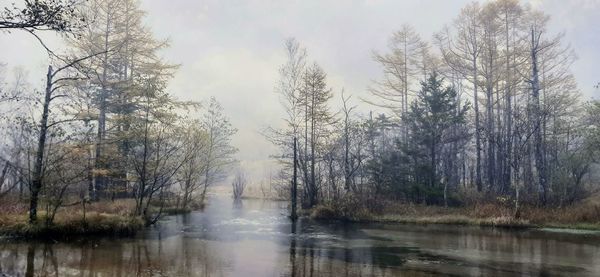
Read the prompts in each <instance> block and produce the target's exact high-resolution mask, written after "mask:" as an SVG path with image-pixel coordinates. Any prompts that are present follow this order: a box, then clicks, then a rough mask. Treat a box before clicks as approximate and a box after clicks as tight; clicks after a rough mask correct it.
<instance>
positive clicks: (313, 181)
mask: <svg viewBox="0 0 600 277" xmlns="http://www.w3.org/2000/svg"><path fill="white" fill-rule="evenodd" d="M550 20H551V18H550V17H549V16H548V15H546V14H544V13H543V12H541V11H539V10H536V9H533V8H532V7H531V6H529V5H526V4H522V3H520V2H519V1H513V0H496V1H490V2H485V3H478V2H473V3H471V4H468V5H466V6H465V7H463V8H462V9H461V12H460V14H458V15H456V17H455V19H454V20H453V21H452V22H448V23H447V24H446V25H445V26H444V27H443V28H442V29H441V30H439V32H437V33H436V34H435V35H434V36H433V37H432V38H431V39H425V38H423V37H421V35H420V34H418V33H417V32H416V31H415V29H414V28H413V27H412V26H410V25H407V24H405V25H402V27H401V28H400V29H399V30H398V31H396V32H395V33H393V34H391V35H390V38H389V43H388V49H387V50H386V51H381V52H380V51H374V52H373V53H372V58H373V61H374V62H375V63H377V64H378V65H379V68H380V70H381V75H380V76H381V77H380V78H379V79H377V80H375V81H374V82H373V83H372V85H371V86H370V87H369V88H368V90H369V92H370V94H371V96H372V97H370V98H368V99H353V98H352V96H351V95H350V94H348V93H345V92H344V89H340V88H337V89H334V88H331V87H330V86H329V85H328V84H327V74H326V72H325V70H324V69H323V68H322V67H321V66H319V64H318V63H317V62H313V61H311V60H310V58H309V55H308V52H309V51H308V50H307V49H306V48H304V47H303V46H302V44H301V43H300V42H299V41H297V40H295V39H289V40H287V41H286V42H285V47H284V49H285V53H286V54H287V62H286V63H285V64H283V65H281V67H280V81H279V83H278V84H277V86H276V91H277V93H279V94H280V98H281V104H282V105H283V107H284V108H285V111H286V117H285V123H286V127H285V128H271V129H269V130H268V132H267V137H268V138H270V139H271V141H273V143H275V144H276V145H278V147H279V148H280V153H279V154H278V155H277V157H278V158H279V160H280V162H281V164H282V165H283V168H282V170H281V172H280V174H279V175H280V180H281V181H280V184H279V187H280V191H281V193H282V194H290V193H289V191H292V193H291V195H292V198H293V199H297V198H296V196H295V193H299V195H298V196H297V197H298V199H299V201H300V206H301V207H302V209H308V210H311V209H314V208H315V207H317V209H316V211H313V214H312V215H313V216H314V217H323V218H331V217H333V218H340V219H350V220H356V219H358V220H361V219H364V218H365V217H367V218H369V214H372V213H375V214H381V213H384V212H386V211H387V212H391V213H402V211H403V210H407V208H406V207H397V206H398V204H399V203H401V204H408V206H409V207H411V208H408V210H411V209H412V210H414V209H415V208H414V207H415V205H416V207H426V206H442V207H467V209H465V210H460V211H459V212H458V213H463V214H468V215H469V216H477V217H490V216H492V217H493V216H497V217H500V218H504V219H505V221H508V222H507V224H511V223H510V222H513V221H514V220H517V221H516V222H515V223H518V222H522V221H518V220H519V219H520V218H521V217H522V210H523V208H522V207H527V208H532V209H533V210H532V209H528V213H527V215H525V216H524V217H526V220H528V219H533V220H535V221H538V223H542V222H539V221H562V220H565V221H570V222H572V221H576V220H581V221H589V222H596V221H597V220H598V216H599V214H598V213H597V208H596V207H597V206H594V205H588V206H582V205H578V204H580V203H581V202H582V200H584V199H588V198H589V197H591V196H593V195H595V193H597V191H598V182H597V180H598V179H597V177H594V173H597V171H598V167H597V162H598V158H599V157H600V156H599V146H600V140H599V139H600V132H599V131H600V128H599V127H600V124H599V122H600V120H599V115H600V103H599V102H598V101H597V100H592V99H587V98H585V97H584V96H583V95H582V94H581V92H580V90H579V89H578V86H577V82H576V80H575V77H574V76H573V74H572V73H571V70H570V68H571V65H572V63H573V62H574V61H575V59H576V55H575V53H574V51H573V50H572V49H571V48H570V46H569V44H568V42H566V41H564V34H562V33H551V32H549V31H548V29H547V25H548V22H549V21H550ZM332 103H340V104H338V105H337V106H340V107H341V108H340V109H337V110H336V109H335V108H333V107H334V106H333V105H332ZM357 105H369V106H370V107H372V108H379V110H381V111H383V112H381V113H374V112H370V113H368V114H364V113H360V112H358V111H357V110H358V109H357ZM596 176H597V175H596ZM290 180H295V181H290ZM586 202H590V201H586ZM292 203H295V202H292ZM292 205H294V204H292ZM574 207H576V208H574ZM471 208H474V209H475V211H476V212H474V213H473V212H472V211H471V212H468V211H467V210H473V209H471ZM555 208H558V209H559V210H560V212H558V213H560V214H562V216H561V217H558V218H557V217H554V216H550V215H549V214H552V213H556V211H557V210H556V209H555ZM422 210H423V211H419V209H418V208H417V211H416V212H415V213H416V214H415V216H416V217H421V216H424V215H431V214H430V212H428V211H427V209H422ZM477 211H480V212H477ZM421 212H422V213H421ZM445 213H446V212H443V211H442V214H445ZM539 213H546V214H547V215H548V216H542V215H539ZM473 214H475V215H473ZM400 220H401V221H403V220H406V219H400ZM461 220H462V219H461ZM409 221H412V220H409ZM450 221H452V220H450ZM546 223H547V222H546Z"/></svg>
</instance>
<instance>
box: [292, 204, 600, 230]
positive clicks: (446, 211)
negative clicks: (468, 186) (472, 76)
mask: <svg viewBox="0 0 600 277" xmlns="http://www.w3.org/2000/svg"><path fill="white" fill-rule="evenodd" d="M304 214H305V215H309V216H310V217H311V218H313V219H315V220H340V221H347V222H377V223H398V224H446V225H472V226H489V227H502V228H522V229H525V228H564V229H581V230H600V206H599V205H596V204H591V203H584V204H580V205H576V206H568V207H563V208H540V207H522V208H521V209H520V212H519V216H518V217H516V216H515V213H514V210H513V209H511V208H510V207H506V206H503V205H499V204H481V205H472V206H467V207H449V208H445V207H439V206H427V205H415V204H394V205H393V206H390V207H389V208H386V209H385V210H384V211H382V212H380V213H373V212H369V211H368V209H365V208H363V209H361V208H357V209H354V210H353V209H340V208H332V207H330V206H326V205H325V206H317V207H315V208H313V209H312V210H310V211H304Z"/></svg>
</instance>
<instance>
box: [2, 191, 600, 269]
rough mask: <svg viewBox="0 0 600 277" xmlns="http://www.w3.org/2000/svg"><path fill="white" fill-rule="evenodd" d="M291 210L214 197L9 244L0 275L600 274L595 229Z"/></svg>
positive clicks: (599, 242)
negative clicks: (190, 207)
mask: <svg viewBox="0 0 600 277" xmlns="http://www.w3.org/2000/svg"><path fill="white" fill-rule="evenodd" d="M285 211H286V203H284V202H273V201H261V200H244V201H243V202H242V203H237V204H236V203H233V202H232V200H231V199H229V198H227V197H212V198H211V199H210V203H209V205H208V207H207V208H206V209H205V210H204V212H194V213H191V214H188V215H181V216H174V217H168V218H165V220H163V221H162V222H160V225H159V226H158V227H155V228H152V229H149V230H147V231H146V232H144V233H143V234H141V235H140V236H139V237H138V238H131V239H102V240H86V241H78V242H70V243H62V242H61V243H58V242H53V243H39V242H38V243H26V242H8V241H3V242H0V276H600V236H599V235H597V234H569V233H559V232H548V231H539V230H532V231H519V232H516V231H508V230H498V229H491V228H474V227H458V226H415V225H393V224H341V223H328V224H324V223H316V222H313V221H310V220H300V221H299V222H298V223H297V224H291V223H290V221H289V220H288V219H287V218H286V217H285V214H284V213H285ZM2 274H5V275H2Z"/></svg>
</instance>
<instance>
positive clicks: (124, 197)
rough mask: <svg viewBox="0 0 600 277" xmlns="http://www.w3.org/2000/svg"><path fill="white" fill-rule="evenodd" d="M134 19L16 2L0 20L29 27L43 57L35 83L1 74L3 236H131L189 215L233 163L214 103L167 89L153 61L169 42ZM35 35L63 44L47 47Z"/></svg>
mask: <svg viewBox="0 0 600 277" xmlns="http://www.w3.org/2000/svg"><path fill="white" fill-rule="evenodd" d="M143 17H144V12H143V11H142V10H141V9H140V7H139V1H135V0H108V1H105V0H93V1H84V2H80V1H59V0H56V1H55V0H51V1H37V0H36V1H25V7H24V9H22V10H21V9H19V8H16V7H15V8H13V9H11V8H7V9H5V10H3V12H2V13H0V28H1V29H2V31H5V32H13V31H14V32H16V31H24V32H28V33H30V34H31V35H32V36H33V37H35V38H36V39H37V42H39V47H42V48H44V49H45V50H46V51H47V53H48V65H47V73H46V74H45V77H46V78H45V80H44V87H41V88H35V87H32V86H31V85H30V84H28V83H26V78H25V74H26V73H25V72H24V71H23V70H21V71H19V70H17V71H16V72H13V73H14V74H12V75H11V74H9V72H8V70H6V71H0V77H2V80H3V81H2V83H1V84H2V87H0V91H1V92H2V95H1V97H2V98H1V100H0V101H1V102H2V104H3V107H4V108H3V111H2V114H1V120H2V132H3V137H4V139H3V143H2V154H1V156H0V160H1V163H2V173H1V176H0V188H1V190H0V199H1V201H2V202H3V208H2V209H3V210H2V220H0V222H2V221H4V222H2V224H0V226H2V227H3V229H5V231H6V232H9V233H11V232H16V233H24V234H25V235H27V234H31V235H36V234H37V233H38V232H39V233H45V232H50V233H51V232H56V231H61V230H62V231H64V230H63V229H64V228H70V229H67V230H72V231H73V232H76V233H77V232H83V233H89V232H96V231H97V232H100V233H103V232H109V233H112V232H115V233H119V232H122V231H123V232H129V231H131V230H133V229H135V228H137V226H140V225H142V224H143V225H151V224H153V223H155V222H156V221H157V220H158V219H159V218H160V216H161V215H163V214H165V213H169V212H177V211H186V210H190V209H192V208H198V207H199V206H201V205H202V204H201V203H202V202H203V200H204V197H205V195H206V191H207V188H208V187H209V186H211V185H212V184H214V183H215V182H218V181H220V180H222V179H223V178H225V177H226V174H227V173H228V169H229V167H230V166H231V165H233V164H235V162H236V161H235V158H234V154H235V153H236V151H237V149H236V148H235V147H233V146H232V144H231V137H232V136H233V135H234V134H235V133H236V129H235V128H234V127H233V126H232V125H231V124H230V122H229V119H228V117H227V116H226V115H225V114H224V111H223V108H222V106H221V105H220V103H219V102H218V101H217V100H216V99H215V98H214V97H213V98H210V99H208V100H206V101H204V102H191V101H183V100H179V99H176V98H175V97H174V96H172V95H171V94H170V93H169V92H168V91H166V86H167V83H168V82H169V80H170V79H171V78H172V76H173V74H174V72H175V71H176V70H177V67H178V65H176V64H170V63H169V62H168V61H165V60H163V59H161V58H160V56H159V55H158V52H159V51H160V50H161V49H164V48H166V47H169V43H168V41H166V40H161V39H158V38H155V37H154V35H153V34H152V31H151V30H149V29H148V28H147V27H146V26H145V25H144V24H143ZM41 32H58V33H60V34H61V37H62V39H64V41H65V43H64V44H65V45H67V47H66V48H65V49H50V47H49V46H47V45H46V44H45V42H44V40H43V39H42V38H41V36H40V35H39V34H40V33H41ZM0 65H1V64H0ZM5 67H7V66H5ZM0 69H2V67H0ZM119 200H121V201H119ZM86 213H87V215H86ZM22 214H27V215H28V220H27V222H28V223H26V222H23V220H22V219H21V217H20V216H21V215H22ZM57 215H59V216H58V217H57ZM56 221H59V222H56ZM94 221H96V223H97V224H96V225H97V226H96V227H94V226H95V225H94ZM102 224H104V227H102ZM31 226H33V227H31ZM56 226H59V227H60V228H59V227H57V228H56V229H54V227H56ZM82 226H83V227H82ZM34 227H35V228H34ZM63 227H64V228H63ZM80 227H81V228H80ZM94 228H99V229H98V230H95V229H94Z"/></svg>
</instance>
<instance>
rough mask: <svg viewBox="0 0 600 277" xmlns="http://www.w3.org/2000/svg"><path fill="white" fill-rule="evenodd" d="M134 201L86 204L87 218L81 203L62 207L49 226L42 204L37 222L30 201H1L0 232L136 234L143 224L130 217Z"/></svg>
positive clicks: (24, 234) (58, 235) (43, 235)
mask: <svg viewBox="0 0 600 277" xmlns="http://www.w3.org/2000/svg"><path fill="white" fill-rule="evenodd" d="M134 206H135V203H134V202H133V201H132V200H116V201H102V202H97V203H92V204H88V205H86V214H85V218H84V215H83V212H82V206H81V205H74V206H69V207H64V208H61V209H59V211H58V212H57V214H56V216H55V218H54V222H53V223H52V224H50V225H46V224H45V221H46V216H47V214H46V212H45V211H44V210H43V205H40V210H39V211H38V223H37V224H29V223H28V216H27V211H28V206H27V203H20V202H17V201H11V202H8V201H7V202H3V203H2V204H0V209H1V210H2V213H0V234H1V235H7V236H15V237H26V238H32V237H35V238H53V239H60V238H68V237H74V236H84V235H85V236H88V235H109V236H123V235H133V234H135V233H136V232H137V231H138V230H140V229H141V228H143V227H144V222H143V220H142V219H141V218H139V217H133V216H131V214H132V211H133V208H134Z"/></svg>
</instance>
